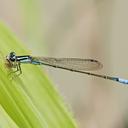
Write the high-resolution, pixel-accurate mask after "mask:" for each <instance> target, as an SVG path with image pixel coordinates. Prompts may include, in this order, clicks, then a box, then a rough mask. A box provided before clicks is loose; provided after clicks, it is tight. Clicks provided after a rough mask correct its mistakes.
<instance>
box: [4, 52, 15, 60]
mask: <svg viewBox="0 0 128 128" xmlns="http://www.w3.org/2000/svg"><path fill="white" fill-rule="evenodd" d="M6 59H7V60H8V61H12V62H14V61H15V60H16V53H15V52H10V54H9V55H7V56H6Z"/></svg>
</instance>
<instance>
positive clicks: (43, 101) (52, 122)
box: [0, 23, 77, 128]
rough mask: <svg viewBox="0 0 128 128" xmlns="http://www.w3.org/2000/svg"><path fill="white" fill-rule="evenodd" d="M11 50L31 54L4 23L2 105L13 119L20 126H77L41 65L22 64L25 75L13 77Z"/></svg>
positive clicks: (1, 35) (0, 43)
mask: <svg viewBox="0 0 128 128" xmlns="http://www.w3.org/2000/svg"><path fill="white" fill-rule="evenodd" d="M11 51H15V52H16V53H17V54H18V55H24V54H29V53H28V51H27V50H26V48H25V46H23V45H22V43H21V42H20V41H19V40H18V39H17V38H16V37H15V36H14V34H13V33H12V32H10V31H9V30H8V28H6V27H5V25H3V24H2V23H0V54H1V58H0V60H1V61H0V62H1V63H0V104H1V106H2V108H3V109H4V111H6V113H7V115H8V116H9V117H10V119H11V120H12V121H13V122H14V123H15V124H16V125H17V127H19V128H76V127H77V125H76V123H75V121H74V119H73V116H72V114H71V112H70V111H69V110H68V108H67V106H66V105H65V103H64V102H63V99H62V98H61V96H60V95H59V94H58V92H57V90H56V89H55V87H54V86H53V84H52V83H51V82H50V80H49V79H48V77H47V76H46V75H45V73H44V72H43V71H42V69H41V68H40V66H35V65H29V64H26V65H25V64H24V65H21V66H22V72H23V73H22V75H20V76H19V77H17V78H15V79H13V80H10V79H9V76H8V73H9V72H10V71H12V69H9V68H7V67H6V66H5V62H6V59H5V56H6V55H7V54H9V53H10V52H11ZM11 75H14V74H11ZM1 123H2V122H1ZM13 128H14V127H13Z"/></svg>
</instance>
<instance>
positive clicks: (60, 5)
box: [0, 0, 128, 128]
mask: <svg viewBox="0 0 128 128" xmlns="http://www.w3.org/2000/svg"><path fill="white" fill-rule="evenodd" d="M127 5H128V1H126V0H113V1H111V0H79V1H78V0H54V1H52V0H0V19H1V20H2V21H3V22H5V23H6V24H7V25H8V26H10V28H11V29H12V30H13V31H14V32H15V33H16V35H17V36H18V37H19V38H20V39H21V40H22V41H23V42H24V44H25V45H26V46H27V47H28V49H29V50H30V54H32V55H35V56H37V55H39V56H52V57H80V58H92V59H97V60H99V61H101V62H102V63H103V65H104V68H103V69H102V70H101V71H98V73H100V74H108V75H112V76H113V75H116V76H120V77H124V78H128V76H127V74H128V72H127V70H126V69H127V67H128V60H127V57H126V56H127V46H128V43H127V40H128V39H127V33H128V27H127V23H128V16H127ZM44 68H45V70H46V71H47V74H48V75H49V77H50V78H51V79H52V81H54V83H55V85H56V86H57V88H58V89H59V90H60V93H61V94H62V95H63V97H64V99H65V101H66V102H67V103H68V104H69V105H70V107H71V109H72V111H73V112H74V115H75V117H76V119H77V120H78V123H79V126H80V128H86V127H87V128H99V127H101V128H108V127H109V128H127V127H128V125H127V122H128V121H127V118H128V114H127V112H128V103H127V102H128V98H127V96H128V88H127V87H125V86H121V84H118V83H116V82H112V81H107V80H102V79H99V78H94V77H88V76H86V75H81V74H77V73H71V72H68V71H63V70H59V69H52V68H48V67H44Z"/></svg>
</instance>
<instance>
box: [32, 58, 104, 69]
mask: <svg viewBox="0 0 128 128" xmlns="http://www.w3.org/2000/svg"><path fill="white" fill-rule="evenodd" d="M31 63H32V64H42V65H47V66H52V67H56V68H62V69H67V70H75V71H92V70H98V69H100V68H102V64H101V63H100V62H99V61H97V60H93V59H80V58H50V57H32V62H31Z"/></svg>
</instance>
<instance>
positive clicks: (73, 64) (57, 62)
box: [6, 52, 128, 84]
mask: <svg viewBox="0 0 128 128" xmlns="http://www.w3.org/2000/svg"><path fill="white" fill-rule="evenodd" d="M6 60H7V61H8V66H9V67H10V68H16V69H17V70H16V71H19V74H21V73H22V70H21V66H20V65H21V64H34V65H46V66H51V67H54V68H60V69H65V70H69V71H73V72H78V73H83V74H87V75H91V76H96V77H100V78H104V79H108V80H113V81H116V82H119V83H123V84H128V80H127V79H122V78H119V77H111V76H107V75H100V74H94V73H91V72H89V71H93V70H98V69H101V68H102V64H101V63H100V62H99V61H97V60H94V59H80V58H51V57H33V56H30V55H23V56H16V54H15V52H11V53H10V54H9V55H8V56H6Z"/></svg>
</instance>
